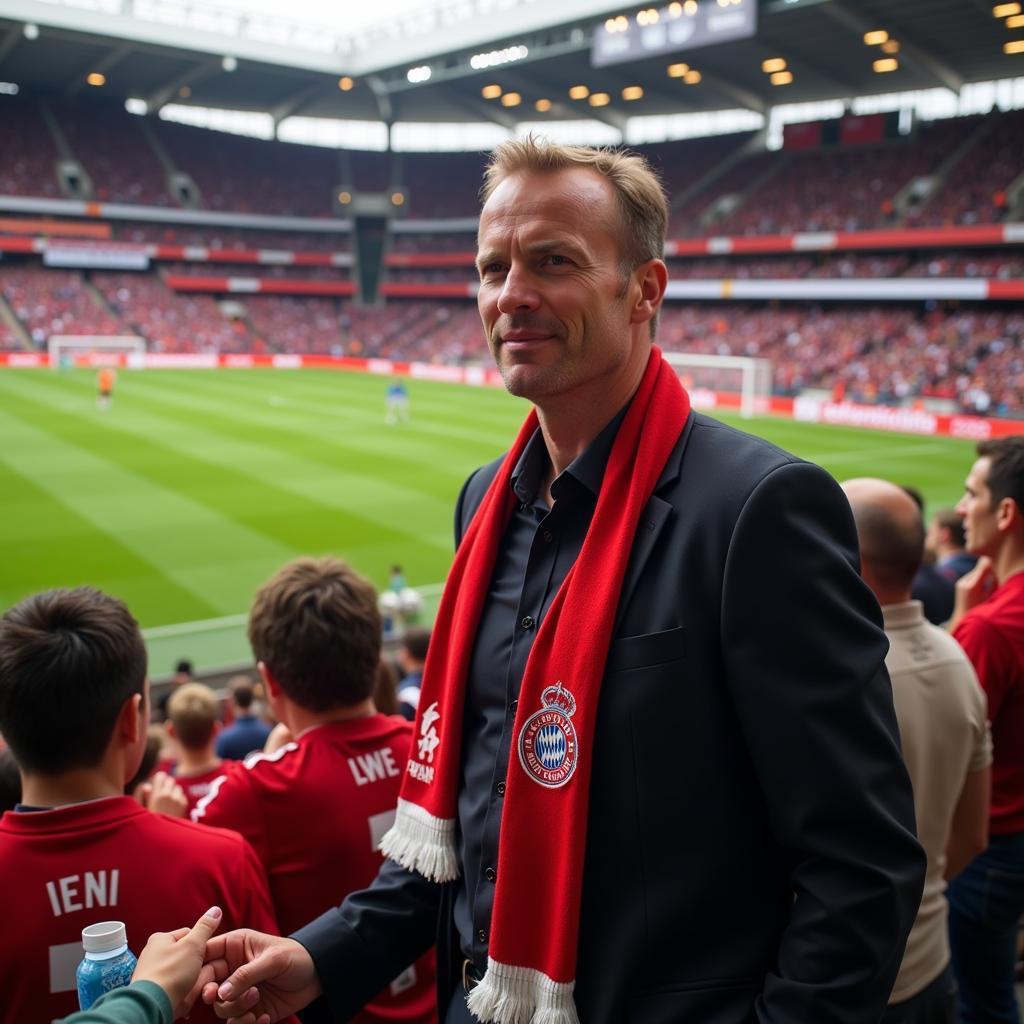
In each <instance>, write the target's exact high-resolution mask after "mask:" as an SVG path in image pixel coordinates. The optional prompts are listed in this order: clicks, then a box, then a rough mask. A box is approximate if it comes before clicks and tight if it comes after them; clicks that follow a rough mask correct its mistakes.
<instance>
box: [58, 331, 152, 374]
mask: <svg viewBox="0 0 1024 1024" xmlns="http://www.w3.org/2000/svg"><path fill="white" fill-rule="evenodd" d="M46 347H47V352H48V353H49V357H50V369H51V370H61V369H69V368H72V367H76V366H85V367H89V366H94V367H95V366H127V367H129V368H131V369H141V368H142V367H143V365H144V364H145V359H144V356H145V354H146V340H145V338H139V337H136V336H135V335H131V334H127V335H102V334H51V335H50V338H49V340H48V341H47V345H46Z"/></svg>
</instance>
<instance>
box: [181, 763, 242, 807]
mask: <svg viewBox="0 0 1024 1024" xmlns="http://www.w3.org/2000/svg"><path fill="white" fill-rule="evenodd" d="M229 767H230V765H229V764H227V763H223V764H219V765H217V767H216V768H211V769H210V770H209V771H206V772H200V773H199V774H198V775H179V774H178V772H177V769H175V770H174V771H172V772H171V773H170V774H171V775H172V776H173V777H174V780H175V782H177V783H178V785H179V786H181V788H182V789H183V790H184V792H185V797H186V798H187V800H188V810H189V814H191V813H192V811H193V810H194V808H195V806H196V804H198V803H199V801H200V800H202V799H203V797H204V796H206V794H207V793H209V792H210V786H211V785H212V784H213V780H214V779H219V778H220V777H221V776H222V775H223V774H224V773H225V772H226V771H227V770H228V768H229Z"/></svg>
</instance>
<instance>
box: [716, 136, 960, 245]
mask: <svg viewBox="0 0 1024 1024" xmlns="http://www.w3.org/2000/svg"><path fill="white" fill-rule="evenodd" d="M978 124H979V120H978V119H977V118H957V119H955V120H950V121H937V122H934V123H933V124H931V125H928V126H926V127H923V128H921V129H920V130H919V131H918V133H917V135H916V136H915V137H914V138H913V139H906V140H901V141H894V142H890V143H887V144H884V145H878V146H863V147H851V146H847V147H843V148H841V149H829V150H813V151H808V152H796V153H792V154H782V155H781V156H777V157H776V159H777V160H787V163H786V164H785V165H784V166H780V168H779V170H778V171H777V172H776V173H775V174H773V175H771V176H770V178H769V179H768V180H766V181H765V182H764V184H763V185H762V186H761V187H759V188H755V189H754V190H753V192H752V193H751V194H750V195H749V196H748V197H747V198H746V200H745V201H744V202H743V203H742V204H741V205H740V206H739V207H738V208H737V209H736V210H735V211H734V212H733V213H731V214H730V215H729V216H727V217H726V218H725V219H724V220H722V221H721V222H720V223H718V224H716V225H715V230H716V231H717V232H720V233H721V234H726V235H775V234H792V233H794V232H797V231H863V230H866V229H868V228H879V227H886V226H892V225H894V224H896V223H898V220H899V218H898V213H897V211H896V208H895V205H894V203H895V200H896V197H897V195H898V193H899V192H900V190H901V189H902V188H903V187H904V186H905V185H907V184H909V183H910V182H912V181H913V180H914V179H915V178H918V177H921V176H923V175H927V174H929V173H933V172H934V171H936V170H937V169H938V168H939V166H940V165H941V163H942V161H943V160H944V159H945V157H947V156H948V155H949V154H950V152H952V151H953V150H954V149H955V148H956V147H957V146H958V145H959V144H960V143H961V142H963V141H964V140H965V139H967V138H968V136H969V135H970V133H971V132H972V131H976V130H977V128H978ZM746 163H749V161H746V162H745V163H744V164H741V165H740V166H739V167H738V168H737V172H739V171H742V169H743V167H744V166H745V165H746ZM754 174H756V168H754V167H752V168H751V176H752V177H753V175H754Z"/></svg>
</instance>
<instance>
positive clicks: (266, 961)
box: [61, 907, 320, 1024]
mask: <svg viewBox="0 0 1024 1024" xmlns="http://www.w3.org/2000/svg"><path fill="white" fill-rule="evenodd" d="M221 916H222V915H221V910H220V908H219V907H211V908H210V909H209V910H208V911H207V912H206V913H205V914H203V916H202V917H201V918H200V919H199V920H198V921H197V922H196V923H195V925H194V926H193V927H192V928H179V929H177V930H176V931H173V932H157V933H156V934H155V935H151V936H150V938H149V941H148V942H147V943H146V947H145V949H143V951H142V953H141V954H140V956H139V962H138V965H137V966H136V968H135V973H134V975H133V976H132V983H131V985H129V986H128V987H127V988H122V989H117V990H115V991H114V992H110V993H108V994H107V995H105V996H104V997H103V998H102V999H100V1000H98V1001H97V1002H96V1003H94V1004H93V1006H92V1008H91V1009H89V1010H85V1011H83V1012H82V1013H73V1014H71V1016H70V1017H65V1018H64V1021H63V1022H61V1024H106V1022H108V1021H109V1022H111V1024H113V1022H115V1021H121V1020H125V1019H126V1018H125V1016H124V1013H125V1011H124V1010H123V1009H122V1010H121V1012H120V1013H119V1012H118V1010H117V1008H116V1006H115V1004H116V1003H118V1002H126V1001H132V1002H134V1003H135V1010H136V1014H137V1015H138V1019H139V1020H140V1021H141V1020H145V1021H147V1024H148V1022H149V1021H150V1020H152V1021H153V1024H160V1022H161V1021H163V1020H166V1019H167V1006H170V1016H171V1017H172V1018H173V1019H175V1020H176V1019H177V1018H179V1017H184V1016H187V1014H188V1013H189V1012H190V1011H191V1009H192V1006H193V1004H194V1003H195V1002H196V1000H197V999H201V1000H202V1001H203V1002H205V1003H209V1004H211V1005H212V1006H213V1008H214V1013H216V1014H217V1016H218V1017H221V1018H223V1019H225V1020H238V1021H240V1022H241V1024H273V1022H274V1021H278V1020H281V1019H282V1018H284V1017H287V1016H288V1015H289V1014H292V1013H294V1012H296V1011H297V1010H301V1009H302V1008H303V1007H304V1006H307V1005H308V1004H309V1003H311V1002H312V1001H313V1000H314V999H316V997H317V996H318V995H320V980H319V978H318V977H317V975H316V971H315V969H314V967H313V960H312V958H311V957H310V955H309V953H307V952H306V950H305V949H304V948H303V947H302V946H301V945H300V944H299V943H298V942H296V941H295V940H294V939H285V938H279V937H278V936H275V935H265V934H263V933H262V932H255V931H251V930H249V929H246V928H242V929H239V930H237V931H233V932H228V933H227V934H226V935H214V933H215V932H216V930H217V928H218V926H219V925H220V920H221ZM154 986H155V987H154ZM131 1019H132V1020H135V1019H136V1016H132V1017H131Z"/></svg>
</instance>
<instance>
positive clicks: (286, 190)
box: [154, 121, 341, 217]
mask: <svg viewBox="0 0 1024 1024" xmlns="http://www.w3.org/2000/svg"><path fill="white" fill-rule="evenodd" d="M154 130H155V131H156V133H157V136H158V138H159V139H160V141H161V143H162V144H163V146H164V148H165V149H166V150H167V152H168V154H169V155H170V157H171V159H172V161H173V162H174V164H175V165H176V166H177V167H179V168H181V169H182V170H185V171H187V172H188V173H189V174H190V175H191V176H192V178H193V180H194V181H195V183H196V185H197V186H198V188H199V192H200V195H201V197H202V205H203V206H204V207H205V208H206V209H208V210H225V211H233V212H236V213H274V214H277V215H279V216H284V217H330V216H332V203H333V196H334V192H335V188H336V186H337V185H338V184H339V182H340V180H341V179H340V171H339V168H338V163H337V156H336V154H335V153H334V152H333V151H332V150H329V149H322V148H319V147H317V146H295V145H291V144H287V145H286V144H268V143H266V142H261V141H259V140H258V139H248V138H244V137H242V136H240V135H229V134H227V133H224V132H211V131H208V130H206V129H203V128H192V127H190V126H187V125H181V124H172V123H171V122H169V121H155V122H154Z"/></svg>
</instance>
